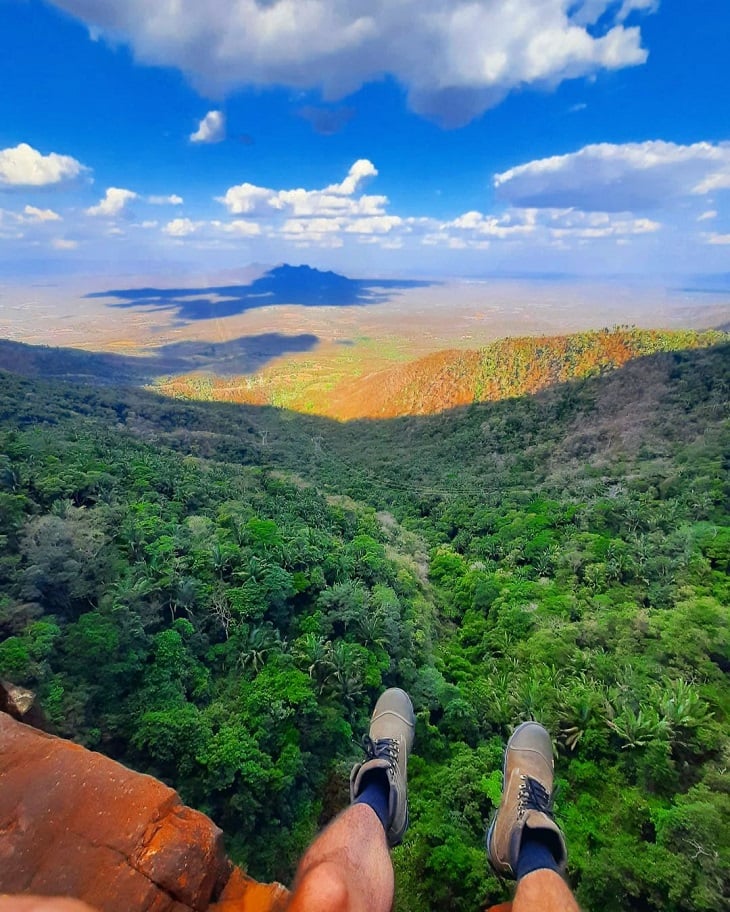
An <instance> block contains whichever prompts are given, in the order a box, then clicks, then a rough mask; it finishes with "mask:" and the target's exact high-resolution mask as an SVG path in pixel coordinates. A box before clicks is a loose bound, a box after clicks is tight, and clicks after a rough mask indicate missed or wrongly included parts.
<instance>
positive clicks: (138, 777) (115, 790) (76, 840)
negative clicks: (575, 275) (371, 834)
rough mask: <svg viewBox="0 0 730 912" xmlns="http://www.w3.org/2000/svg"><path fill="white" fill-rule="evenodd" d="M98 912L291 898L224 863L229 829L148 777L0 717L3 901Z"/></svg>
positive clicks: (223, 910) (208, 911)
mask: <svg viewBox="0 0 730 912" xmlns="http://www.w3.org/2000/svg"><path fill="white" fill-rule="evenodd" d="M2 893H6V894H38V895H43V896H65V897H74V898H77V899H81V900H84V901H85V902H87V903H88V904H89V905H91V906H93V907H94V908H96V909H98V910H99V912H278V910H280V909H282V908H283V906H284V903H285V901H286V897H287V895H288V894H287V891H286V889H285V888H284V887H282V886H281V885H280V884H258V883H256V881H254V880H252V879H251V878H249V877H248V876H247V875H246V874H245V873H244V872H242V871H241V870H240V869H239V868H236V867H235V866H234V865H233V864H232V863H231V862H230V861H229V859H228V858H227V856H226V854H225V851H224V848H223V838H222V832H221V830H219V829H218V827H216V826H215V824H214V823H213V822H212V821H211V820H209V819H208V818H207V817H206V816H204V815H203V814H201V813H199V812H198V811H194V810H192V809H191V808H188V807H185V806H184V805H183V804H182V803H181V801H180V798H179V797H178V795H177V793H176V792H174V791H173V790H172V789H170V788H168V787H167V786H166V785H163V784H162V783H161V782H158V781H157V780H156V779H153V778H152V777H150V776H145V775H142V774H140V773H135V772H133V771H132V770H129V769H127V768H126V767H124V766H122V765H121V764H119V763H116V762H114V761H113V760H110V759H108V758H107V757H104V756H102V755H101V754H97V753H94V752H92V751H89V750H86V749H85V748H82V747H79V746H78V745H76V744H73V743H71V742H69V741H65V740H63V739H61V738H57V737H54V736H53V735H49V734H46V733H45V732H42V731H38V730H36V729H34V728H31V727H30V726H28V725H26V724H24V723H22V722H19V721H17V720H16V719H13V718H11V716H10V715H7V714H6V713H5V712H0V894H2Z"/></svg>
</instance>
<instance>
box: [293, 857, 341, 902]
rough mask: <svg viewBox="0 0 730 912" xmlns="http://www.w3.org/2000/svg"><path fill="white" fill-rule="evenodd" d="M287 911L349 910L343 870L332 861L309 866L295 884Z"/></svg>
mask: <svg viewBox="0 0 730 912" xmlns="http://www.w3.org/2000/svg"><path fill="white" fill-rule="evenodd" d="M288 912H350V894H349V890H348V888H347V881H346V878H345V875H344V872H343V871H342V870H341V869H340V867H339V866H338V865H336V864H334V863H333V862H323V863H322V864H318V865H315V866H314V867H313V868H310V869H309V870H308V871H307V872H306V874H304V876H303V877H302V878H301V880H300V881H299V883H298V884H297V886H296V888H295V890H294V895H293V896H292V899H291V903H290V904H289V907H288Z"/></svg>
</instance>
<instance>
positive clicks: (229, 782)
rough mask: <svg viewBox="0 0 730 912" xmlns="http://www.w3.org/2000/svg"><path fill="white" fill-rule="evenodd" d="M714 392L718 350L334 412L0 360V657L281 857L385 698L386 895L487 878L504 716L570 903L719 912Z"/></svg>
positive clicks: (407, 901)
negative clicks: (32, 372) (400, 755)
mask: <svg viewBox="0 0 730 912" xmlns="http://www.w3.org/2000/svg"><path fill="white" fill-rule="evenodd" d="M729 393H730V346H727V345H721V346H716V347H714V348H709V349H705V350H700V351H692V352H676V353H669V354H667V353H664V354H657V355H652V356H649V357H647V358H644V359H641V360H639V361H635V362H631V363H630V364H628V365H627V366H625V367H624V368H622V369H621V370H618V371H615V372H613V373H611V374H608V375H605V376H599V377H590V378H587V379H583V380H579V381H575V382H570V383H566V384H563V385H560V386H556V387H553V388H552V389H550V390H547V391H544V392H542V393H540V394H538V395H536V396H531V397H529V396H528V397H523V398H517V399H511V400H507V401H505V402H499V403H492V404H482V405H474V406H470V407H468V408H466V409H463V410H457V411H454V412H451V413H445V414H442V415H436V416H432V417H428V418H406V419H395V420H392V421H387V422H386V421H383V422H374V421H360V422H351V423H349V424H345V425H342V424H337V423H335V422H328V421H326V420H324V419H317V418H312V417H304V416H298V415H294V414H292V413H287V412H284V411H281V410H277V409H256V408H252V407H249V408H241V407H235V406H225V405H214V404H209V403H204V404H203V403H180V402H172V401H169V400H165V399H162V398H159V397H156V396H153V395H151V394H146V393H143V392H141V391H133V390H129V391H119V390H112V389H98V388H90V387H82V386H77V385H72V384H63V383H58V382H56V383H45V382H43V381H38V380H30V379H22V378H20V377H18V376H16V375H13V374H9V373H4V374H0V399H1V401H0V414H1V415H2V418H1V419H0V454H1V455H0V536H1V537H0V543H2V550H1V552H0V592H2V593H3V595H2V596H0V634H1V636H2V642H0V674H2V676H4V677H7V678H10V679H12V680H14V681H15V682H17V683H21V684H25V685H28V686H30V687H32V688H34V689H36V690H37V691H38V693H39V694H40V697H41V700H42V704H43V707H44V709H45V712H46V713H47V715H48V718H49V719H50V721H51V723H52V725H53V727H54V729H55V730H56V731H57V732H58V733H59V734H62V735H64V736H67V737H71V738H74V739H75V740H77V741H78V742H80V743H82V744H86V745H88V746H90V747H93V748H95V749H98V750H102V751H104V752H105V753H107V754H109V755H110V756H112V757H115V758H117V759H119V760H121V761H123V762H125V763H127V764H129V765H131V766H133V767H134V768H136V769H140V770H143V771H145V772H149V773H152V774H153V775H156V776H159V777H160V778H162V779H164V780H165V781H167V782H169V783H171V784H172V785H174V786H175V787H176V788H177V789H178V790H179V791H180V793H181V795H182V796H183V798H184V800H186V801H187V802H189V803H191V804H193V805H194V806H196V807H199V808H200V809H201V810H203V811H205V812H206V813H209V814H210V815H211V816H212V817H213V818H214V819H215V820H216V821H217V822H218V823H219V824H220V825H221V826H222V827H223V828H224V829H225V831H226V833H227V835H228V838H229V843H230V847H231V850H232V852H233V854H234V856H235V857H236V858H237V859H238V860H241V861H243V863H244V864H245V865H246V866H247V868H248V869H249V871H250V872H251V873H252V874H253V875H255V876H258V877H261V878H271V877H275V878H279V879H283V880H287V879H289V878H290V877H291V874H292V870H293V866H294V865H295V863H296V858H297V856H298V854H299V853H300V852H301V851H302V849H303V848H304V846H305V845H306V844H307V842H308V841H309V840H310V839H311V837H312V835H313V834H314V832H315V831H316V829H317V827H318V825H319V824H321V823H322V822H324V821H326V820H327V819H329V818H330V817H331V816H332V815H333V814H334V813H335V812H336V811H337V810H338V809H339V808H341V807H342V806H343V805H344V804H345V803H346V801H347V796H346V779H347V771H348V769H349V766H350V764H351V763H352V762H353V761H354V760H355V759H357V758H358V757H359V756H360V754H359V749H358V747H357V746H356V744H355V743H354V742H355V741H357V740H358V739H359V737H360V735H361V734H362V732H363V731H364V730H365V727H366V724H367V718H368V714H369V711H370V708H371V706H372V703H373V700H374V699H375V697H376V696H377V694H378V692H379V690H380V689H381V688H382V687H384V686H388V685H399V686H403V687H405V688H406V689H407V690H408V691H409V692H410V694H411V695H412V698H413V701H414V704H415V708H416V711H417V716H418V728H417V740H416V753H415V756H414V758H413V761H412V763H411V766H410V783H411V786H410V795H411V828H410V830H409V832H408V834H407V836H406V840H405V842H404V845H403V846H402V847H400V848H399V849H397V850H396V851H395V853H394V858H395V862H396V867H397V870H398V884H399V887H398V897H397V908H398V909H399V910H405V912H410V910H413V912H416V910H427V909H434V910H435V909H441V908H451V909H456V910H476V909H479V908H481V907H482V906H483V905H484V903H485V902H495V901H498V900H499V899H501V898H503V897H504V896H505V892H504V889H503V886H502V885H501V884H500V883H499V882H498V881H497V880H496V879H495V878H494V877H493V876H492V875H491V874H490V872H489V870H488V868H487V865H486V859H485V854H484V847H483V835H484V828H485V824H486V822H487V820H488V818H489V816H490V814H491V813H492V811H493V809H494V807H495V805H496V803H497V801H498V799H499V794H500V783H501V771H500V768H501V756H502V749H503V743H504V740H505V739H506V737H507V736H508V734H509V732H510V731H511V729H512V727H513V726H514V725H515V724H516V723H517V722H519V721H520V720H523V719H527V718H535V719H538V720H540V721H541V722H542V723H543V724H545V725H546V726H547V727H548V729H549V730H550V731H551V732H552V733H553V735H554V737H555V740H556V745H557V773H558V780H559V785H560V792H559V796H558V801H557V815H558V818H559V820H560V822H561V823H562V825H563V826H564V828H565V831H566V835H567V838H568V845H569V852H570V859H569V876H570V880H571V883H572V884H573V885H574V887H575V888H576V890H577V894H578V897H579V900H580V902H581V903H583V904H584V906H585V907H586V908H590V909H591V910H594V912H614V910H616V912H618V910H627V909H630V910H642V912H643V910H657V912H659V910H662V912H675V910H676V912H680V910H681V912H694V910H697V912H709V910H718V912H719V910H721V909H723V908H724V903H725V902H726V897H727V895H728V894H729V893H730V873H729V868H730V847H729V846H730V832H729V828H730V822H729V821H730V784H729V779H728V776H727V769H728V765H729V764H730V740H729V738H728V727H727V720H728V711H729V709H730V685H729V683H728V671H730V634H729V631H728V605H730V581H729V578H728V571H729V570H730V508H729V504H730V484H729V482H728V469H729V468H730V425H729V423H728V400H729V399H730V395H729Z"/></svg>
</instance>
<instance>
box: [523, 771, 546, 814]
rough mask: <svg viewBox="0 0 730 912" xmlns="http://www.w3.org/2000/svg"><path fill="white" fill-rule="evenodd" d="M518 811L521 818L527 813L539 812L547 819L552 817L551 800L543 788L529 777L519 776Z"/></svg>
mask: <svg viewBox="0 0 730 912" xmlns="http://www.w3.org/2000/svg"><path fill="white" fill-rule="evenodd" d="M520 779H521V780H522V782H521V783H520V791H519V801H518V811H519V815H520V817H523V816H524V815H525V813H526V812H527V811H539V812H540V813H541V814H546V815H547V816H548V817H552V816H553V798H552V795H551V794H550V793H549V792H548V790H547V789H546V788H545V786H544V785H543V784H542V783H541V782H538V781H537V779H533V778H532V777H531V776H520Z"/></svg>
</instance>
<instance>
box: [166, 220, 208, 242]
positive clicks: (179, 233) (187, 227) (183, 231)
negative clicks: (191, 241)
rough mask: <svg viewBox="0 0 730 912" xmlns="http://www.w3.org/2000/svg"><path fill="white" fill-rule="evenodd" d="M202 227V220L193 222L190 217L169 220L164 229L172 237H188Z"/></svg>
mask: <svg viewBox="0 0 730 912" xmlns="http://www.w3.org/2000/svg"><path fill="white" fill-rule="evenodd" d="M199 227H200V222H193V221H191V220H190V219H189V218H176V219H172V221H170V222H168V223H167V224H166V225H165V227H164V228H163V229H162V230H163V231H164V233H165V234H167V235H169V236H170V237H178V238H179V237H187V236H188V235H189V234H193V233H194V232H195V231H197V230H198V228H199Z"/></svg>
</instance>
